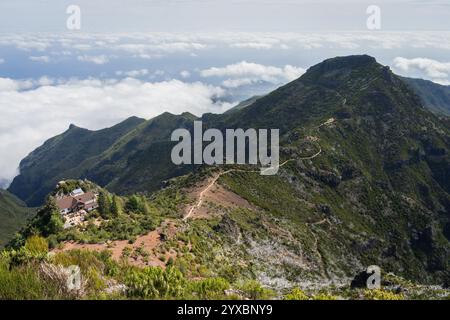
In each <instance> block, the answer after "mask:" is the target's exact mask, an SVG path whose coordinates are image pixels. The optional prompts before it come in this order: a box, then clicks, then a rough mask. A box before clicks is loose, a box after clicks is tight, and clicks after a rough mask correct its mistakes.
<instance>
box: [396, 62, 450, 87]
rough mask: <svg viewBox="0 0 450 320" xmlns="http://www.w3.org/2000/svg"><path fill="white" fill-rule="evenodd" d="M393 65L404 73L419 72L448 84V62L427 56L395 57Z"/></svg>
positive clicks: (435, 80) (449, 69)
mask: <svg viewBox="0 0 450 320" xmlns="http://www.w3.org/2000/svg"><path fill="white" fill-rule="evenodd" d="M394 67H395V68H396V69H397V70H398V71H399V72H401V73H402V74H404V75H410V73H414V72H419V73H421V74H423V75H424V76H425V77H426V78H428V79H430V80H432V81H434V82H437V83H441V84H446V85H447V84H449V81H448V77H449V74H450V62H440V61H437V60H433V59H428V58H413V59H407V58H403V57H397V58H395V59H394Z"/></svg>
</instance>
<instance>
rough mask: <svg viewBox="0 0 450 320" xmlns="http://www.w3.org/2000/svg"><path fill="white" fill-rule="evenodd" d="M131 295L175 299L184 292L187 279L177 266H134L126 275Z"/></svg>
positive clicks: (145, 297) (126, 283)
mask: <svg viewBox="0 0 450 320" xmlns="http://www.w3.org/2000/svg"><path fill="white" fill-rule="evenodd" d="M125 285H126V286H127V287H128V295H129V296H130V297H136V298H143V299H175V298H180V297H182V296H183V294H184V290H185V287H186V280H185V279H184V277H183V275H182V274H181V272H180V271H179V270H177V269H175V268H171V267H169V268H167V269H166V270H164V269H162V268H159V267H146V268H144V269H137V268H132V269H130V270H129V271H128V274H127V275H126V277H125Z"/></svg>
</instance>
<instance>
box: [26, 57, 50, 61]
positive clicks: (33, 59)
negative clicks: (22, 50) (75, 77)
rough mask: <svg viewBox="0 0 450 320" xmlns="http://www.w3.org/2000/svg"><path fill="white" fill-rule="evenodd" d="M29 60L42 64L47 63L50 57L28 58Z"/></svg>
mask: <svg viewBox="0 0 450 320" xmlns="http://www.w3.org/2000/svg"><path fill="white" fill-rule="evenodd" d="M29 59H30V60H31V61H35V62H43V63H49V62H50V57H49V56H30V57H29Z"/></svg>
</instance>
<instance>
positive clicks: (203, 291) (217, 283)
mask: <svg viewBox="0 0 450 320" xmlns="http://www.w3.org/2000/svg"><path fill="white" fill-rule="evenodd" d="M229 288H230V284H229V283H228V281H227V280H225V279H223V278H209V279H204V280H199V281H194V282H191V283H190V286H189V290H190V291H191V294H193V295H195V296H196V297H198V298H199V299H220V298H222V297H224V296H225V290H227V289H229Z"/></svg>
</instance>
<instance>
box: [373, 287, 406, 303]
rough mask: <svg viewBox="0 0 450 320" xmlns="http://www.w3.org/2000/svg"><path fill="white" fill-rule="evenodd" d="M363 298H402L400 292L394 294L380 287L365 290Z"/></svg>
mask: <svg viewBox="0 0 450 320" xmlns="http://www.w3.org/2000/svg"><path fill="white" fill-rule="evenodd" d="M364 298H365V299H367V300H403V299H404V297H403V295H402V294H395V293H393V292H390V291H385V290H382V289H373V290H369V289H367V290H365V291H364Z"/></svg>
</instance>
